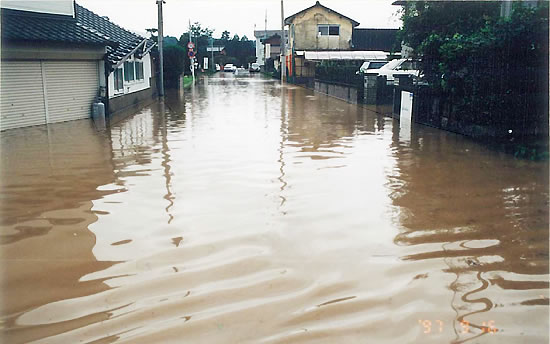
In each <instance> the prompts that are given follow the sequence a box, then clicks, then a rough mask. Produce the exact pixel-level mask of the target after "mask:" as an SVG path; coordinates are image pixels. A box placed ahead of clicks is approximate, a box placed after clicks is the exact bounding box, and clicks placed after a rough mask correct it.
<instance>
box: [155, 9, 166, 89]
mask: <svg viewBox="0 0 550 344" xmlns="http://www.w3.org/2000/svg"><path fill="white" fill-rule="evenodd" d="M163 3H165V1H164V0H157V5H158V15H159V18H158V43H159V60H160V61H159V64H160V73H159V74H160V75H159V79H160V87H159V97H164V51H163V40H164V33H163V29H162V25H163V23H162V4H163Z"/></svg>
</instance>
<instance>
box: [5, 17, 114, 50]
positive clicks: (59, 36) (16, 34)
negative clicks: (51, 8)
mask: <svg viewBox="0 0 550 344" xmlns="http://www.w3.org/2000/svg"><path fill="white" fill-rule="evenodd" d="M1 16H2V43H9V42H21V41H24V42H56V43H75V44H92V45H102V46H105V45H108V44H111V45H113V46H116V43H114V42H111V41H109V39H107V38H106V37H103V36H101V35H99V34H97V33H94V32H91V31H90V30H87V29H85V28H83V27H81V26H78V25H77V21H76V20H75V19H74V18H72V17H68V16H58V15H36V14H33V13H29V12H25V11H17V10H10V9H4V8H3V9H2V11H1Z"/></svg>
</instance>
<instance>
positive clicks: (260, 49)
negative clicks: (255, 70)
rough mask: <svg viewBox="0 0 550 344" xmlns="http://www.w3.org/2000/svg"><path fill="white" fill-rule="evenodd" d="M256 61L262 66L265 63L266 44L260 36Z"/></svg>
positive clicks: (257, 41) (257, 39) (257, 40)
mask: <svg viewBox="0 0 550 344" xmlns="http://www.w3.org/2000/svg"><path fill="white" fill-rule="evenodd" d="M256 63H258V64H259V65H260V66H263V65H265V60H264V45H263V44H262V42H260V38H256Z"/></svg>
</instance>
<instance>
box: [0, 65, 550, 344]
mask: <svg viewBox="0 0 550 344" xmlns="http://www.w3.org/2000/svg"><path fill="white" fill-rule="evenodd" d="M402 134H403V133H400V132H399V125H398V124H397V123H394V121H393V120H392V119H389V118H386V117H381V116H377V115H376V114H375V113H374V112H372V111H370V109H369V108H368V107H358V106H354V105H351V104H347V103H344V102H341V101H339V100H336V99H333V98H329V97H326V96H324V95H321V94H315V93H313V92H311V91H309V90H306V89H303V88H300V87H289V86H284V87H281V86H280V85H279V84H278V83H277V82H275V81H271V80H266V79H262V78H261V77H259V76H255V77H251V78H238V79H236V78H233V77H232V76H230V75H223V74H222V75H219V76H216V77H212V78H207V79H205V80H204V81H203V82H202V83H201V84H199V85H197V86H196V87H195V88H194V89H192V90H186V91H180V92H172V93H169V94H168V96H167V97H166V100H165V101H164V102H163V103H155V104H153V105H151V106H150V107H148V108H145V109H143V110H141V111H140V112H139V113H137V114H136V115H135V116H133V117H130V118H128V119H127V120H124V121H121V122H119V123H117V124H114V125H112V126H111V127H110V128H108V129H107V130H106V131H104V132H97V131H95V129H94V128H93V125H92V124H91V123H90V122H88V121H76V122H68V123H62V124H56V125H50V126H49V127H34V128H27V129H17V130H12V131H7V132H3V133H2V136H1V144H2V170H1V184H2V187H1V191H0V197H1V198H0V199H1V200H2V203H1V208H0V209H1V214H0V215H1V225H2V233H1V236H0V240H1V241H0V242H1V245H2V249H1V254H2V260H1V263H0V264H1V265H0V266H1V268H2V280H1V283H2V285H1V288H2V314H1V316H2V336H3V339H4V341H5V342H10V343H19V342H20V343H23V342H30V341H35V342H38V343H73V342H80V341H83V342H91V341H101V342H115V341H117V342H132V343H134V342H143V343H151V342H162V343H164V342H182V341H184V342H189V343H216V342H226V343H237V342H239V343H258V342H265V343H288V342H292V343H301V342H309V343H320V342H326V343H335V342H338V343H355V342H365V341H366V342H376V343H411V342H418V343H460V342H471V343H496V342H499V343H502V342H506V343H517V342H528V343H546V342H548V287H549V285H548V164H547V163H545V162H530V161H522V160H516V159H514V158H513V157H510V156H507V155H503V154H499V153H496V152H493V151H490V150H488V149H485V148H483V147H481V146H479V145H477V144H474V143H472V142H471V141H469V140H468V139H465V138H463V137H460V136H457V135H454V134H450V133H446V132H442V131H437V130H433V129H431V128H427V127H421V126H418V127H416V126H415V127H413V128H412V132H410V133H406V134H405V135H402Z"/></svg>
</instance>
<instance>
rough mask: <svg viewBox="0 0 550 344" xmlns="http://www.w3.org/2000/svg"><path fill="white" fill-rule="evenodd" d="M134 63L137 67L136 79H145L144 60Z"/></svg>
mask: <svg viewBox="0 0 550 344" xmlns="http://www.w3.org/2000/svg"><path fill="white" fill-rule="evenodd" d="M134 65H135V67H136V80H143V62H139V61H136V62H135V63H134Z"/></svg>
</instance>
